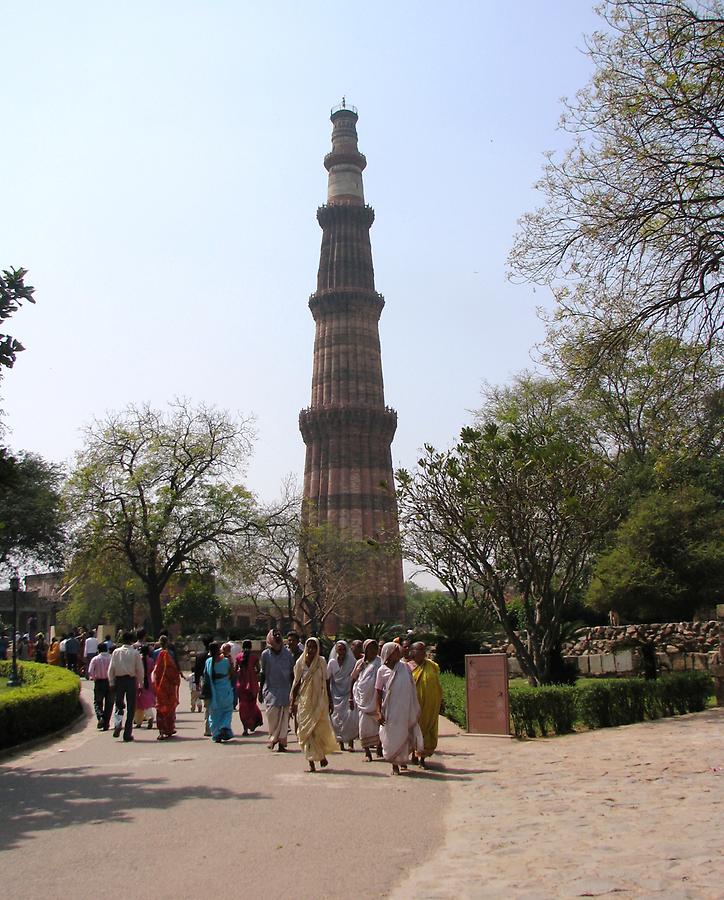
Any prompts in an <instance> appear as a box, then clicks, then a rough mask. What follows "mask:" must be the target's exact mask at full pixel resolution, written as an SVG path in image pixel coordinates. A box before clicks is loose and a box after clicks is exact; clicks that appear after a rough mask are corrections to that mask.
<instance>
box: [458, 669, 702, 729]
mask: <svg viewBox="0 0 724 900" xmlns="http://www.w3.org/2000/svg"><path fill="white" fill-rule="evenodd" d="M441 679H442V685H443V696H444V698H445V706H446V715H447V716H448V718H450V719H452V720H453V721H454V722H457V723H458V724H459V725H461V726H462V727H463V728H465V727H467V721H466V715H465V679H464V678H460V677H458V676H456V675H453V674H452V673H444V674H443V675H442V676H441ZM712 691H713V682H712V679H711V676H710V675H709V674H708V673H707V672H676V673H673V674H671V675H665V676H663V677H662V678H659V679H658V680H656V681H647V680H645V679H643V678H601V679H586V678H580V679H579V680H578V681H577V682H576V684H575V685H556V684H554V685H546V686H545V687H532V686H531V685H529V684H527V683H526V682H522V681H513V682H511V684H510V719H511V724H512V729H513V732H514V734H515V735H516V736H517V737H531V738H532V737H536V736H537V735H542V736H546V735H548V734H567V733H568V732H571V731H573V730H574V728H575V726H576V725H578V726H580V727H584V728H591V729H593V728H609V727H611V726H614V725H630V724H632V723H633V722H643V721H644V720H645V719H659V718H661V717H662V716H675V715H684V714H685V713H690V712H701V710H703V709H705V708H706V701H707V698H708V697H709V695H710V694H711V693H712Z"/></svg>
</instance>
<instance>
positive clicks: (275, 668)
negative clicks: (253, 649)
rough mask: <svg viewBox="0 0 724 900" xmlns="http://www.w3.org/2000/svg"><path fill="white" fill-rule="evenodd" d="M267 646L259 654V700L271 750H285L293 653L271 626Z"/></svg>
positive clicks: (292, 677) (292, 678) (279, 633)
mask: <svg viewBox="0 0 724 900" xmlns="http://www.w3.org/2000/svg"><path fill="white" fill-rule="evenodd" d="M266 643H267V648H266V650H264V652H263V653H262V655H261V673H260V675H259V701H260V702H261V701H262V700H263V701H264V703H265V704H266V719H267V726H268V728H269V743H268V744H267V746H268V747H269V749H270V750H273V749H274V745H275V744H276V745H277V752H278V753H286V750H287V733H288V732H289V693H290V691H291V688H292V681H293V680H294V657H293V656H292V654H291V653H290V652H289V650H288V648H287V647H285V646H284V641H283V640H282V635H281V632H280V631H279V630H278V629H277V628H273V629H272V630H271V631H270V632H269V634H268V635H267V636H266Z"/></svg>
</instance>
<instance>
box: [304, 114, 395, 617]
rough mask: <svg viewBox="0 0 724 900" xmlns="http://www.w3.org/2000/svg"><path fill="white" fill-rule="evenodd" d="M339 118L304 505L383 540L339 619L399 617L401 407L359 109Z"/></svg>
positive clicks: (349, 529)
mask: <svg viewBox="0 0 724 900" xmlns="http://www.w3.org/2000/svg"><path fill="white" fill-rule="evenodd" d="M331 120H332V152H331V153H328V154H327V155H326V156H325V158H324V167H325V168H326V169H327V171H328V172H329V182H328V190H327V203H326V205H324V206H320V207H319V209H318V210H317V221H318V222H319V224H320V226H321V228H322V248H321V252H320V259H319V272H318V275H317V290H316V291H315V292H314V293H313V294H312V296H311V297H310V299H309V308H310V310H311V311H312V316H313V317H314V321H315V323H316V334H315V339H314V367H313V374H312V402H311V405H310V407H309V408H308V409H305V410H303V411H302V412H301V413H300V415H299V428H300V430H301V432H302V437H303V438H304V443H305V444H306V447H307V453H306V462H305V466H304V499H305V510H307V511H308V512H307V515H308V516H309V518H310V519H312V520H316V524H323V523H328V525H329V526H331V527H334V528H335V529H338V530H339V532H340V533H341V534H343V535H345V536H347V537H349V538H351V539H353V540H368V539H371V540H372V541H374V542H376V543H377V544H379V545H380V546H381V548H382V549H381V550H380V553H379V554H375V557H376V558H375V559H374V560H373V561H372V562H371V564H370V566H368V567H366V569H367V570H366V571H365V573H364V577H363V578H360V579H359V581H358V583H357V584H356V585H355V587H354V589H353V590H352V591H351V592H350V595H349V596H348V598H347V601H346V602H345V604H344V609H340V610H339V613H338V615H337V616H336V617H335V618H336V619H338V620H341V621H344V622H352V623H355V624H362V623H365V622H380V621H386V622H400V621H402V620H403V617H404V589H403V581H402V559H401V557H400V553H399V550H397V551H395V550H394V549H391V548H393V547H394V546H395V542H396V540H397V537H398V522H397V501H396V498H395V488H394V480H393V475H392V454H391V452H390V445H391V443H392V438H393V437H394V434H395V429H396V427H397V413H396V412H395V411H394V410H393V409H390V408H389V407H387V406H385V395H384V386H383V382H382V356H381V353H380V337H379V330H378V322H379V318H380V313H381V312H382V307H383V306H384V304H385V301H384V298H383V297H382V295H381V294H378V293H377V291H376V290H375V276H374V269H373V266H372V248H371V246H370V235H369V231H370V226H371V225H372V222H373V221H374V218H375V214H374V211H373V210H372V208H371V207H370V206H366V205H365V201H364V191H363V188H362V171H363V169H364V168H365V166H366V165H367V160H366V159H365V157H364V156H363V155H362V154H361V153H360V152H359V150H358V149H357V128H356V125H357V111H356V110H355V109H354V107H350V106H347V105H346V104H345V102H344V100H343V101H342V105H341V106H339V107H335V108H334V109H333V110H332V115H331ZM387 548H390V549H387ZM329 624H332V623H329ZM334 624H336V623H334Z"/></svg>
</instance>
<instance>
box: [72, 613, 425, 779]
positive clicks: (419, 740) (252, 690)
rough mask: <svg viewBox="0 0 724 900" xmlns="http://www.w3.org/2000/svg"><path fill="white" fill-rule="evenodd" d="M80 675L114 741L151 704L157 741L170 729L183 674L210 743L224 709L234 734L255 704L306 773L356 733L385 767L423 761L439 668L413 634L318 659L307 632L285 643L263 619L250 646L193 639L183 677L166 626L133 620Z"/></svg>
mask: <svg viewBox="0 0 724 900" xmlns="http://www.w3.org/2000/svg"><path fill="white" fill-rule="evenodd" d="M89 676H90V678H92V679H93V681H94V682H95V709H96V716H97V718H98V728H99V729H103V730H106V731H107V730H109V729H110V722H111V715H112V714H113V716H114V719H113V725H114V728H113V734H114V737H119V736H120V735H121V732H123V740H124V741H132V740H133V727H134V726H135V727H142V726H143V725H144V724H146V725H147V726H148V727H149V728H151V727H153V723H154V715H155V722H156V726H157V727H158V732H159V734H158V740H166V739H168V738H170V737H172V736H173V735H174V734H176V727H175V726H176V709H177V707H178V703H179V686H180V683H181V680H182V679H184V678H186V679H187V680H188V682H189V687H190V696H191V711H192V712H198V713H201V712H203V713H204V733H205V735H206V736H208V737H210V738H211V739H212V740H213V741H214V742H215V743H219V744H221V743H225V742H227V741H229V740H231V739H232V738H233V737H234V731H233V719H234V711H235V710H237V711H238V716H239V720H240V724H241V727H242V729H243V735H244V736H246V735H249V734H252V733H254V732H255V731H256V729H258V728H259V727H260V726H261V725H262V723H263V716H262V710H261V708H260V707H261V706H263V707H264V709H265V712H266V723H267V730H268V738H267V746H268V747H269V749H270V750H275V751H276V752H279V753H284V752H287V743H288V737H289V734H290V733H291V731H292V729H293V730H294V731H295V732H296V736H297V741H298V743H299V745H300V747H301V749H302V751H303V753H304V755H305V758H306V760H307V763H308V767H309V771H310V772H315V771H316V770H317V765H319V767H320V768H325V767H326V766H327V765H328V764H329V760H328V756H329V755H330V754H331V753H333V752H337V751H348V752H349V751H354V749H355V742H357V741H358V742H359V743H360V744H361V747H362V750H363V751H364V754H365V760H366V761H368V762H371V761H372V760H373V759H374V758H375V757H376V758H382V759H385V760H386V761H387V762H389V763H390V764H391V766H392V774H395V775H398V774H400V772H401V771H404V770H405V769H406V768H407V767H408V765H410V764H418V765H420V766H422V767H423V768H424V767H425V766H426V759H427V758H429V757H430V756H431V755H432V753H433V752H434V751H435V748H436V747H437V739H438V716H439V714H440V712H441V708H442V687H441V684H440V672H439V668H438V666H437V664H436V663H434V662H433V661H432V660H430V659H428V658H427V653H426V648H425V645H424V644H423V643H422V642H417V643H413V644H411V645H410V644H409V642H407V641H390V642H387V643H384V644H383V646H382V647H381V648H380V647H379V645H378V642H377V641H375V640H372V639H369V640H366V641H364V642H362V641H352V642H351V644H348V643H347V642H346V641H337V642H336V643H335V645H334V646H333V648H332V652H331V654H330V656H329V659H325V658H324V656H323V654H322V648H321V645H320V642H319V640H318V638H316V637H310V638H307V639H306V641H304V643H303V644H302V642H301V639H300V638H299V636H298V635H297V634H295V633H294V632H292V633H290V634H289V635H288V636H287V639H286V642H285V640H284V639H283V637H282V635H281V633H280V632H279V631H278V630H277V629H272V630H271V631H270V632H269V633H268V635H267V637H266V647H265V649H264V650H263V651H262V653H261V655H260V656H259V655H257V654H256V653H254V651H253V649H252V642H251V641H248V640H247V641H244V642H243V643H241V644H239V643H238V642H235V641H227V642H225V643H221V642H217V641H207V642H205V643H204V648H203V650H202V651H200V652H199V653H197V654H196V657H195V659H194V661H193V665H192V670H191V672H190V673H189V675H188V676H184V675H183V674H182V672H181V667H180V665H179V661H178V659H177V657H176V652H175V649H174V647H173V644H171V643H170V641H169V638H168V636H167V635H161V637H160V638H159V640H158V641H157V642H156V643H155V644H152V643H149V642H148V641H146V638H145V633H144V632H143V631H140V632H137V633H136V635H135V641H134V635H132V634H131V633H129V632H127V633H125V634H124V635H123V637H122V641H121V645H120V646H119V647H118V648H116V649H115V650H114V651H113V654H112V655H111V654H110V653H108V650H107V647H105V645H103V644H102V645H101V646H100V647H99V653H98V655H97V656H96V657H94V659H93V660H91V662H90V666H89ZM124 714H125V726H124V725H123V719H124Z"/></svg>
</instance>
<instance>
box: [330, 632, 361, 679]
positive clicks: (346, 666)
mask: <svg viewBox="0 0 724 900" xmlns="http://www.w3.org/2000/svg"><path fill="white" fill-rule="evenodd" d="M340 644H342V645H343V646H344V647H346V648H347V653H346V654H345V657H344V662H343V663H341V664H340V662H339V659H338V658H337V647H339V645H340ZM356 664H357V660H356V659H355V658H354V653H352V651H351V650H350V649H349V646H348V644H347V641H337V643H336V644H335V645H334V647H333V648H332V652H331V653H330V654H329V663H328V665H327V673H328V675H329V677H330V678H334V680H335V681H344V680H345V679H347V678H349V677H350V675H351V674H352V669H354V667H355V665H356Z"/></svg>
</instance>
